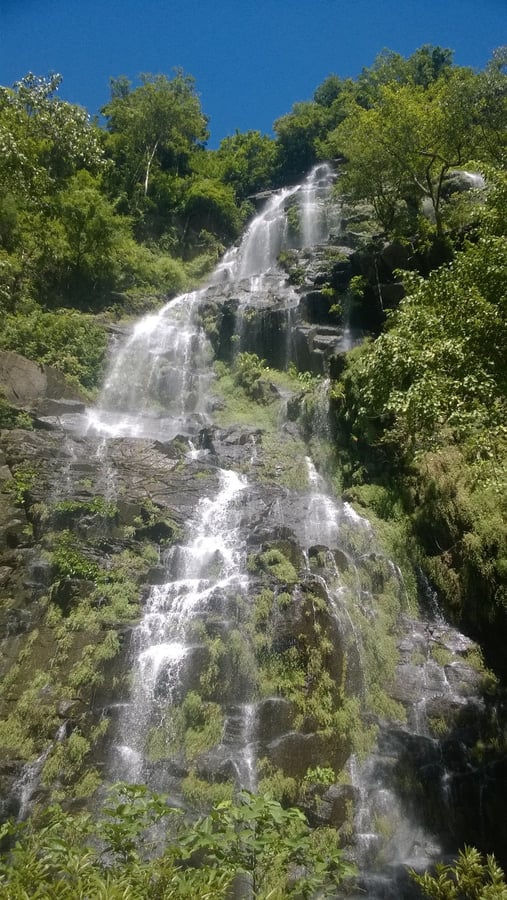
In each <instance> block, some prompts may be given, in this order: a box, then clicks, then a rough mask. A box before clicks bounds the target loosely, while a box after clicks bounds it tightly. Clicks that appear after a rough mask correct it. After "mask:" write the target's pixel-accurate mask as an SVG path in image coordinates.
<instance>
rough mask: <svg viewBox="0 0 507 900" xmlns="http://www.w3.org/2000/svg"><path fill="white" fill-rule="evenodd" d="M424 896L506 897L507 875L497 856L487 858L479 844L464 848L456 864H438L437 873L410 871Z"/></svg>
mask: <svg viewBox="0 0 507 900" xmlns="http://www.w3.org/2000/svg"><path fill="white" fill-rule="evenodd" d="M410 876H411V878H412V880H413V881H414V882H415V884H417V885H418V886H419V889H420V890H421V892H422V896H424V897H429V898H431V900H506V898H507V884H506V882H505V876H504V873H503V871H502V869H501V868H500V866H499V865H498V863H497V861H496V859H495V857H494V856H487V857H486V859H484V857H483V856H481V854H480V853H479V851H478V850H476V849H475V847H465V848H464V850H460V853H459V856H458V858H457V860H456V861H455V863H454V865H442V864H441V863H440V864H438V865H437V866H436V867H435V874H434V875H430V873H429V872H425V873H424V874H422V875H421V874H419V873H417V872H415V871H414V870H411V871H410Z"/></svg>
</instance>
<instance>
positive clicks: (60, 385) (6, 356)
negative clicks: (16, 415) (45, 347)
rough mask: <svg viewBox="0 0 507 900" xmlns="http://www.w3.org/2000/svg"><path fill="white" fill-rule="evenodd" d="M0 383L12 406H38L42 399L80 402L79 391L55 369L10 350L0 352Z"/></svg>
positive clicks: (36, 407) (32, 407)
mask: <svg viewBox="0 0 507 900" xmlns="http://www.w3.org/2000/svg"><path fill="white" fill-rule="evenodd" d="M0 385H1V386H2V390H3V393H4V395H5V397H6V399H7V400H8V401H9V402H10V403H12V404H13V405H15V406H18V407H20V408H21V407H26V408H31V409H38V405H39V403H42V401H44V400H45V399H47V398H48V399H62V398H63V399H66V400H74V401H82V399H83V398H82V397H81V395H80V392H79V390H78V389H77V388H76V387H75V386H72V385H70V384H69V383H68V382H67V380H66V379H65V376H64V375H62V373H61V372H59V371H57V369H53V368H52V367H51V366H46V365H43V364H41V363H35V362H32V360H29V359H25V357H24V356H21V355H20V354H19V353H14V352H13V351H11V350H1V351H0Z"/></svg>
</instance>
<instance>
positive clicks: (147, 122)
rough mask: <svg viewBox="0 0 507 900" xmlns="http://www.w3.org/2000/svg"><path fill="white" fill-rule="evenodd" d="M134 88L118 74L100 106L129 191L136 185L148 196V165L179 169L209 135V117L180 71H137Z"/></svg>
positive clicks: (181, 168)
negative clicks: (172, 73)
mask: <svg viewBox="0 0 507 900" xmlns="http://www.w3.org/2000/svg"><path fill="white" fill-rule="evenodd" d="M140 81H141V84H140V86H139V87H137V88H135V89H134V90H132V89H131V85H130V83H129V82H128V81H127V79H125V77H121V78H120V79H113V81H112V82H111V100H110V101H109V103H108V104H107V105H106V106H105V107H104V109H103V114H104V115H105V116H106V119H107V127H108V129H109V131H110V133H111V134H112V135H113V136H114V140H113V141H112V143H111V145H110V147H111V152H112V154H113V156H114V157H115V158H116V159H117V161H118V162H119V163H120V166H121V168H122V171H123V176H124V184H125V188H126V190H127V193H128V194H129V195H132V194H133V193H134V192H135V190H136V188H137V187H138V186H141V187H142V193H143V194H144V196H145V197H146V195H147V194H148V191H149V187H150V176H151V172H152V168H153V167H154V166H155V165H158V166H159V167H160V168H161V169H162V170H163V171H174V172H176V173H180V174H181V172H182V171H185V170H186V169H187V167H188V160H189V157H190V155H191V153H192V152H193V150H195V149H196V147H198V146H199V145H201V144H202V143H203V142H204V141H205V140H206V139H207V137H208V132H207V129H206V126H207V119H206V117H205V116H204V115H203V113H202V111H201V105H200V101H199V98H198V96H197V94H196V92H195V85H194V80H193V79H192V78H191V77H190V76H189V75H184V74H183V72H181V71H178V72H177V73H176V75H175V76H174V78H172V79H169V78H167V76H165V75H149V74H144V75H141V76H140Z"/></svg>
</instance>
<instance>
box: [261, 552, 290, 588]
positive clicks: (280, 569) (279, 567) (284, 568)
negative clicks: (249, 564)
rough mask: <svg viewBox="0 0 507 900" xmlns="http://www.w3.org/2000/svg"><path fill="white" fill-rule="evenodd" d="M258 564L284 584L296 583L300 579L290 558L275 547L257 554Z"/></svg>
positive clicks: (262, 569)
mask: <svg viewBox="0 0 507 900" xmlns="http://www.w3.org/2000/svg"><path fill="white" fill-rule="evenodd" d="M257 566H258V567H259V569H260V570H261V571H264V572H267V573H268V574H269V575H272V576H273V577H274V578H276V579H277V581H281V582H283V583H284V584H295V583H296V581H297V580H298V574H297V572H296V569H295V568H294V566H293V565H292V563H291V562H290V560H289V559H287V557H286V556H284V554H283V553H282V552H281V550H277V549H276V548H274V547H273V548H270V549H269V550H265V551H264V553H259V554H258V555H257Z"/></svg>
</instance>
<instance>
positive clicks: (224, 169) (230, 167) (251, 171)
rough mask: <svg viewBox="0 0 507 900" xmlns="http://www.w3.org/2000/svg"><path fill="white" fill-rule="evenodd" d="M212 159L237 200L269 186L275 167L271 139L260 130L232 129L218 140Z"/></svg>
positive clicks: (276, 158)
mask: <svg viewBox="0 0 507 900" xmlns="http://www.w3.org/2000/svg"><path fill="white" fill-rule="evenodd" d="M216 159H217V162H218V165H219V171H220V175H221V178H222V179H223V181H225V182H226V184H230V185H232V187H233V188H234V190H235V192H236V197H237V199H238V200H239V201H242V200H245V199H246V198H247V197H248V196H249V195H251V194H255V193H257V192H258V191H264V190H267V189H268V188H270V187H272V186H273V183H274V181H275V179H276V175H277V169H278V148H277V145H276V143H275V141H274V140H273V139H272V138H270V137H268V136H267V135H265V134H261V133H260V131H247V132H245V133H242V132H239V131H236V133H235V134H234V135H232V136H231V137H226V138H224V140H223V141H221V143H220V146H219V148H218V151H217V153H216Z"/></svg>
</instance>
